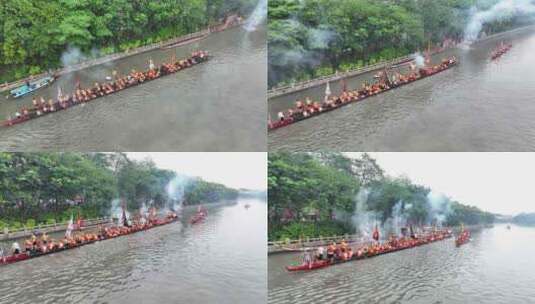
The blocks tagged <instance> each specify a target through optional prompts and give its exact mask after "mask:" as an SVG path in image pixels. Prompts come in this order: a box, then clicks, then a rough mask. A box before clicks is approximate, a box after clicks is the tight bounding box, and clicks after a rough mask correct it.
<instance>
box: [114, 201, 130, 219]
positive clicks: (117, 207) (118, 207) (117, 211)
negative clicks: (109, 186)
mask: <svg viewBox="0 0 535 304" xmlns="http://www.w3.org/2000/svg"><path fill="white" fill-rule="evenodd" d="M125 214H126V218H127V219H129V218H130V212H128V210H125ZM110 216H111V217H112V218H116V219H119V225H121V224H122V223H121V220H122V219H123V208H122V204H121V199H119V198H116V199H114V200H112V201H111V208H110Z"/></svg>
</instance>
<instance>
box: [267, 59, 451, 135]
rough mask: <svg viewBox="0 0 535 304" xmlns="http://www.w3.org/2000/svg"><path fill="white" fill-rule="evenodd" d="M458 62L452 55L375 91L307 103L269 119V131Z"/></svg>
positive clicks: (396, 86)
mask: <svg viewBox="0 0 535 304" xmlns="http://www.w3.org/2000/svg"><path fill="white" fill-rule="evenodd" d="M458 64H459V62H458V61H457V59H456V58H455V57H452V58H450V59H445V60H443V61H442V63H441V64H440V65H436V66H433V67H426V68H421V69H419V70H418V72H417V73H413V75H410V76H408V77H404V79H403V80H396V81H392V82H391V84H390V86H386V87H381V88H378V89H377V90H373V91H367V90H359V91H355V92H354V94H350V95H351V97H350V98H347V99H345V101H342V99H341V98H340V97H336V96H335V97H334V98H333V99H334V100H335V101H334V102H333V103H327V102H322V103H321V104H319V103H317V102H316V103H314V104H316V106H314V105H307V106H305V107H304V109H296V110H295V111H294V109H291V110H289V111H288V113H286V114H284V113H282V112H281V113H282V114H283V117H278V120H277V121H271V120H270V121H268V131H274V130H276V129H280V128H283V127H286V126H289V125H292V124H294V123H296V122H299V121H302V120H305V119H309V118H312V117H315V116H318V115H321V114H324V113H327V112H330V111H333V110H335V109H339V108H341V107H343V106H346V105H348V104H352V103H355V102H360V101H362V100H365V99H367V98H369V97H372V96H375V95H378V94H381V93H385V92H388V91H390V90H393V89H396V88H399V87H402V86H404V85H407V84H410V83H413V82H415V81H418V80H421V79H424V78H427V77H430V76H433V75H436V74H439V73H442V72H444V71H447V70H449V69H450V68H452V67H454V66H457V65H458ZM281 113H279V114H281Z"/></svg>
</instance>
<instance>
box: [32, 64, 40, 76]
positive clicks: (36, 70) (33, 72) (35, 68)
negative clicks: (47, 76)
mask: <svg viewBox="0 0 535 304" xmlns="http://www.w3.org/2000/svg"><path fill="white" fill-rule="evenodd" d="M41 72H42V71H41V68H40V67H38V66H31V67H30V71H29V73H30V75H37V74H40V73H41Z"/></svg>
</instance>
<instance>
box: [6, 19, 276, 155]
mask: <svg viewBox="0 0 535 304" xmlns="http://www.w3.org/2000/svg"><path fill="white" fill-rule="evenodd" d="M198 49H204V50H207V51H208V52H209V53H210V54H211V55H213V58H212V59H211V60H210V61H208V62H206V63H203V64H201V65H198V66H194V67H192V68H190V69H187V70H184V71H181V72H178V73H176V74H173V75H169V76H166V77H163V78H161V79H158V80H155V81H152V82H149V83H146V84H143V85H141V86H137V87H134V88H130V89H127V90H124V91H122V92H119V93H116V94H113V95H110V96H107V97H104V98H100V99H97V100H95V101H92V102H90V103H88V104H85V105H83V106H77V107H74V108H71V109H68V110H66V111H61V112H57V113H53V114H51V115H47V116H45V117H41V118H38V119H34V120H32V121H28V122H25V123H23V124H21V125H17V126H14V127H10V128H3V127H0V150H3V151H5V150H10V151H11V150H16V151H34V150H40V151H41V150H51V151H65V150H67V151H265V149H266V136H265V133H266V124H265V119H264V118H265V113H266V102H265V100H266V93H265V92H266V90H267V84H266V83H267V64H266V58H267V46H266V26H265V24H264V25H262V26H259V27H258V28H257V29H256V31H253V32H248V31H246V30H245V29H243V28H241V27H240V28H233V29H229V30H226V31H223V32H220V33H215V34H212V35H210V36H209V37H207V38H206V39H204V40H201V41H199V42H195V43H192V44H189V45H186V46H182V47H176V48H172V49H159V50H155V51H151V52H147V53H143V54H139V55H134V56H130V57H127V58H124V59H120V60H117V61H114V62H110V63H107V64H103V65H99V66H94V67H91V68H87V69H84V70H81V71H79V72H74V73H71V74H69V75H64V76H62V77H61V78H59V79H58V80H57V82H56V83H55V84H53V85H52V86H50V87H48V88H44V89H41V90H39V91H37V92H36V93H34V94H35V95H31V96H26V97H23V98H20V99H16V100H13V99H8V100H5V99H3V98H2V99H0V100H1V103H0V120H4V119H5V118H6V117H7V116H8V115H9V114H10V113H11V114H13V113H15V111H17V109H20V108H21V106H22V105H31V99H32V97H33V96H40V95H42V96H44V97H45V98H47V100H48V98H53V97H54V98H55V97H56V96H57V91H58V86H61V88H62V89H63V91H64V92H70V91H71V88H72V87H74V83H75V80H76V79H79V80H80V82H81V84H82V86H84V87H87V86H92V85H93V84H94V83H95V81H100V82H102V81H104V79H105V77H106V76H108V75H111V71H112V70H114V69H115V70H117V71H118V72H119V73H128V72H129V71H130V70H131V69H137V70H141V69H143V70H145V69H147V68H148V61H149V59H151V58H152V59H153V60H154V62H155V64H160V63H162V62H164V61H169V60H170V59H171V57H172V54H176V58H177V59H179V58H185V57H188V56H189V55H190V54H191V52H192V51H194V50H198Z"/></svg>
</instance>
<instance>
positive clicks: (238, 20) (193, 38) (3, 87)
mask: <svg viewBox="0 0 535 304" xmlns="http://www.w3.org/2000/svg"><path fill="white" fill-rule="evenodd" d="M229 20H233V21H229ZM229 20H227V21H225V22H222V23H220V24H217V25H214V26H210V27H208V28H206V29H204V30H201V31H198V32H194V33H190V34H187V35H184V36H180V37H175V38H172V39H169V40H166V41H161V42H156V43H153V44H149V45H145V46H140V47H137V48H134V49H131V50H126V51H124V52H119V53H113V54H110V55H106V56H103V57H99V58H96V59H91V60H87V61H83V62H80V63H77V64H74V65H70V66H67V67H63V68H59V69H56V70H53V71H48V72H45V73H41V74H38V75H32V76H29V77H26V78H24V79H19V80H16V81H13V82H10V83H4V84H0V93H2V92H5V91H9V90H12V89H14V88H17V87H19V86H21V85H24V84H25V83H26V81H31V80H34V79H39V78H43V77H46V76H49V75H56V76H61V75H65V74H68V73H72V72H75V71H79V70H83V69H86V68H89V67H93V66H97V65H101V64H104V63H109V62H112V61H116V60H119V59H123V58H127V57H130V56H134V55H138V54H142V53H145V52H149V51H152V50H156V49H160V48H173V47H179V46H184V45H187V44H190V43H195V42H198V41H200V40H202V39H205V38H206V37H208V36H209V35H210V34H213V33H218V32H222V31H225V30H228V29H231V28H235V27H238V26H241V25H243V24H244V22H245V21H244V20H245V19H244V18H242V17H240V16H235V17H233V18H229Z"/></svg>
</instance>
